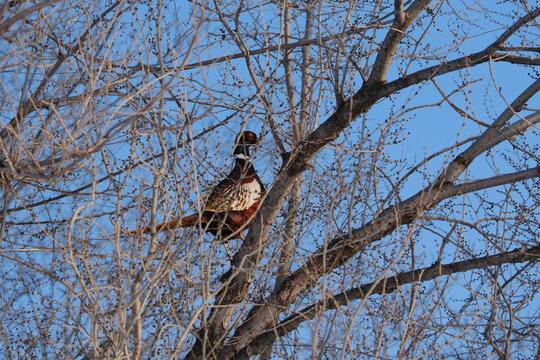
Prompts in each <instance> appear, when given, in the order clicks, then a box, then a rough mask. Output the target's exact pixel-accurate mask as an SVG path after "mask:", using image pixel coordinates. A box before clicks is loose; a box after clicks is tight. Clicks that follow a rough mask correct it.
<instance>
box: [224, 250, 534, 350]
mask: <svg viewBox="0 0 540 360" xmlns="http://www.w3.org/2000/svg"><path fill="white" fill-rule="evenodd" d="M539 258H540V245H538V246H535V247H532V248H528V249H525V250H524V249H522V248H520V249H515V250H513V251H509V252H505V253H501V254H497V255H490V256H485V257H481V258H476V259H470V260H464V261H460V262H456V263H452V264H446V265H441V264H439V263H435V264H433V265H432V266H430V267H427V268H423V269H418V270H412V271H407V272H403V273H400V274H397V275H394V276H391V277H387V278H385V279H381V280H378V281H376V282H372V283H369V284H365V285H362V286H360V287H358V288H354V289H351V290H348V291H346V292H344V293H340V294H337V295H335V296H333V297H332V298H331V299H330V300H326V301H325V302H319V303H317V304H314V305H311V306H309V307H307V308H305V309H303V310H301V311H299V312H298V313H296V314H294V315H292V316H289V317H288V318H287V319H285V320H283V321H282V322H281V323H280V324H279V325H277V326H276V327H275V328H273V329H272V330H270V331H267V332H265V333H263V334H261V335H259V336H258V337H257V338H255V339H254V340H253V341H252V342H251V343H250V344H249V345H248V346H246V347H245V348H244V349H242V350H241V351H240V352H239V353H238V354H236V355H235V356H234V359H248V358H249V357H250V356H253V355H255V354H258V353H260V352H261V351H262V350H263V349H264V348H265V347H266V344H268V343H272V342H274V341H275V340H276V339H277V338H278V337H282V336H285V335H287V334H288V333H290V332H291V331H294V330H295V329H297V328H298V326H300V325H301V324H302V323H304V322H306V321H310V320H312V319H313V318H315V316H317V314H320V313H321V311H326V310H333V309H336V308H338V307H339V306H344V305H349V304H350V303H351V302H352V301H354V300H359V299H365V298H367V297H369V296H372V295H376V294H389V293H391V292H393V291H395V290H397V289H398V288H399V287H400V286H403V285H406V284H412V283H416V282H427V281H430V280H433V279H436V278H439V277H441V276H445V275H452V274H458V273H462V272H466V271H470V270H475V269H483V268H486V267H489V266H500V265H503V264H512V263H514V264H516V263H523V262H526V261H537V260H538V259H539Z"/></svg>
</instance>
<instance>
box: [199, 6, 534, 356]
mask: <svg viewBox="0 0 540 360" xmlns="http://www.w3.org/2000/svg"><path fill="white" fill-rule="evenodd" d="M418 3H419V2H418ZM411 7H412V5H411ZM531 14H532V15H531ZM538 14H540V9H537V10H535V11H534V12H532V13H530V14H529V15H527V16H526V18H528V19H530V18H532V16H538ZM524 18H525V17H524ZM523 21H524V20H523V18H522V19H520V20H519V21H518V22H517V23H520V22H523ZM513 27H514V26H513ZM505 36H509V35H508V32H505V33H504V34H503V35H502V36H501V37H500V38H499V39H498V40H497V41H496V42H495V43H494V44H496V43H499V42H500V40H501V39H503V38H504V37H505ZM491 46H492V45H490V47H488V48H487V49H486V50H485V51H484V52H483V53H482V54H481V55H479V57H480V58H483V57H487V59H486V60H482V61H487V60H488V59H489V55H490V54H491V53H492V52H493V51H495V50H494V49H492V48H491ZM479 60H480V59H479ZM471 65H475V63H471V62H469V61H468V59H467V58H462V59H459V61H457V62H456V63H455V64H454V63H452V64H450V65H444V64H443V65H442V66H441V67H437V69H434V68H431V70H429V71H428V72H427V73H426V72H423V73H421V76H413V77H405V79H406V80H405V81H402V80H403V79H401V80H396V81H395V82H392V83H389V84H386V85H381V84H380V83H378V82H375V83H374V84H373V85H369V81H368V82H367V83H366V84H364V85H363V86H362V88H361V89H360V90H359V91H358V92H357V93H356V94H355V95H354V96H353V97H352V98H350V99H349V100H347V101H346V102H344V103H342V104H339V105H338V107H337V109H336V111H335V112H334V113H333V114H332V115H331V116H330V117H329V118H328V119H327V120H326V121H325V122H324V123H322V124H321V125H320V126H319V127H318V128H317V129H316V130H315V131H313V132H312V133H311V134H310V135H309V136H308V137H307V138H306V140H305V141H304V142H303V143H300V144H299V145H298V146H297V147H296V148H295V149H294V151H293V152H292V153H291V154H290V155H289V156H288V157H287V159H288V161H287V162H286V163H285V164H284V166H283V168H282V170H281V171H280V172H279V174H278V176H277V177H276V179H275V181H274V184H273V186H272V188H271V189H270V190H269V191H268V193H267V196H266V198H265V200H264V202H263V204H262V205H261V208H260V211H259V213H258V214H257V217H256V219H255V222H254V223H253V225H252V226H251V228H250V231H249V233H248V235H247V237H246V239H245V241H244V242H243V244H242V247H241V248H240V250H239V251H238V253H237V254H235V256H234V259H233V264H232V265H233V267H232V269H231V271H230V272H229V274H227V276H226V278H227V284H224V286H223V288H222V290H221V291H220V293H219V294H218V296H217V298H216V302H215V304H216V307H214V309H213V310H212V314H211V315H210V316H216V315H217V313H219V312H224V311H226V310H224V309H226V308H228V307H230V306H232V305H233V304H236V303H238V302H241V301H242V300H243V299H244V298H245V294H246V293H247V291H248V289H249V284H250V281H251V278H252V269H253V268H254V267H255V266H256V264H257V258H258V254H259V252H260V251H262V249H263V248H264V241H265V240H264V239H266V238H267V235H268V233H269V231H270V228H271V226H272V224H273V222H274V220H275V218H276V217H277V214H278V211H279V209H280V208H281V205H282V204H283V202H284V201H285V197H286V195H287V194H288V193H289V191H290V189H291V187H292V185H293V184H294V181H295V180H296V179H297V177H298V176H300V174H301V173H302V172H303V171H304V170H305V169H306V168H307V167H308V166H309V163H310V161H311V159H313V157H314V156H315V155H316V154H317V153H318V152H319V151H320V150H321V149H322V148H324V146H326V145H327V144H328V143H330V142H331V141H333V140H335V139H336V138H337V137H338V136H339V134H340V133H341V132H342V131H343V130H344V129H345V128H346V127H348V126H349V125H350V124H351V122H352V121H353V120H354V119H355V118H356V117H358V116H359V115H360V114H362V113H365V112H367V111H368V110H369V109H370V108H371V106H373V105H374V104H375V102H376V101H378V100H379V99H381V98H383V97H386V96H389V95H390V94H391V93H393V92H395V91H399V90H401V89H403V88H405V87H408V86H410V85H413V84H416V83H418V82H421V81H423V80H425V79H428V78H430V77H433V76H435V75H441V74H443V73H447V72H450V71H455V70H459V69H461V68H464V67H467V66H471ZM440 68H444V71H439V70H438V69H440ZM381 69H382V68H381ZM382 72H384V69H382ZM419 73H420V72H419ZM416 74H418V73H416ZM413 75H414V74H413ZM423 77H425V78H423ZM452 187H453V185H451V184H445V185H444V186H441V187H436V188H433V187H431V186H430V187H428V188H426V189H424V190H422V191H421V192H420V193H418V194H417V195H415V196H413V197H412V198H410V199H409V200H407V201H404V202H402V203H401V204H399V205H396V206H393V207H390V208H388V209H387V210H386V211H384V212H383V213H382V214H380V216H379V217H378V218H376V219H374V220H372V221H371V222H370V223H368V224H367V225H366V226H364V227H362V228H361V229H359V230H358V231H356V232H354V233H352V234H351V235H349V236H347V237H340V238H337V239H335V240H334V241H332V243H331V244H330V248H331V249H333V250H334V251H333V252H331V253H329V254H327V257H326V259H325V261H323V258H322V256H320V255H315V256H313V257H311V258H310V259H309V261H308V262H307V263H306V264H305V265H304V266H303V267H302V268H301V269H299V270H298V271H296V272H295V273H293V274H292V275H291V276H289V278H288V279H287V280H286V281H285V282H284V283H283V285H282V287H281V289H280V290H279V291H278V292H277V293H276V294H275V296H272V297H271V298H270V299H269V300H268V302H267V303H266V304H264V305H262V306H261V307H256V308H254V309H253V311H252V313H250V315H249V316H248V317H247V318H248V319H249V320H247V321H246V322H245V323H244V324H243V325H242V326H241V327H240V328H238V330H237V332H236V334H235V339H234V341H233V342H231V343H230V344H228V345H227V346H226V347H225V348H224V349H223V351H222V352H221V353H220V358H223V359H228V358H230V357H231V356H233V354H234V353H235V352H237V351H238V350H240V349H242V348H243V347H244V346H246V345H247V344H248V343H249V342H250V341H251V340H252V339H253V338H255V337H256V336H258V335H259V334H261V333H262V332H263V331H264V330H265V328H266V327H267V326H268V325H269V324H271V322H272V319H274V318H275V316H277V315H278V314H279V313H281V312H282V311H283V309H284V308H286V307H287V306H288V305H290V304H291V303H292V302H293V301H294V300H295V299H296V297H297V296H298V295H299V294H300V293H302V292H303V291H304V290H305V289H307V288H308V287H310V286H312V285H313V284H315V283H316V281H317V280H318V278H319V277H320V276H321V275H322V274H324V273H325V272H328V271H331V270H332V269H334V268H336V267H338V266H341V265H342V264H343V263H345V261H347V260H348V259H350V257H352V256H354V255H355V254H357V253H358V252H359V251H361V250H362V249H364V248H365V246H366V245H368V244H370V243H372V242H373V241H376V240H379V239H381V238H382V237H384V236H386V235H388V234H389V233H391V232H392V231H394V230H395V229H396V228H397V227H398V226H399V225H401V224H408V223H411V222H412V221H414V220H415V219H416V218H417V217H418V216H419V215H420V214H422V213H423V212H424V211H425V210H426V209H429V208H431V207H433V206H435V205H436V204H437V201H442V200H443V199H444V198H443V197H441V196H440V194H441V191H448V190H450V188H452ZM192 355H193V354H190V356H192Z"/></svg>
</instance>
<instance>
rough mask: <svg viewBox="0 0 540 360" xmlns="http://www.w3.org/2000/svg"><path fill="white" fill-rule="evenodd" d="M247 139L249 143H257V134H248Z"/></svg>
mask: <svg viewBox="0 0 540 360" xmlns="http://www.w3.org/2000/svg"><path fill="white" fill-rule="evenodd" d="M247 139H248V140H249V141H255V134H254V133H247Z"/></svg>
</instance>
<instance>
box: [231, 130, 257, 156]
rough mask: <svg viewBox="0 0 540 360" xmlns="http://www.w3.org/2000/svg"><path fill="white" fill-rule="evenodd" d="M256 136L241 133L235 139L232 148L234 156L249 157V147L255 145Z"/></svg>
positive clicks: (246, 132)
mask: <svg viewBox="0 0 540 360" xmlns="http://www.w3.org/2000/svg"><path fill="white" fill-rule="evenodd" d="M257 140H258V138H257V135H256V134H255V133H254V132H252V131H243V132H241V133H240V134H238V136H237V137H236V143H235V148H234V154H235V155H237V156H238V155H240V156H242V155H244V157H249V146H251V145H254V144H256V143H257Z"/></svg>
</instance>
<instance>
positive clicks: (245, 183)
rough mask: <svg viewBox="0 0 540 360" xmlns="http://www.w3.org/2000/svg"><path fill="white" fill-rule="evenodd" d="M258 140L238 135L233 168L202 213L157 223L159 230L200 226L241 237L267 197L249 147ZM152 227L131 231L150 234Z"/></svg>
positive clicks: (216, 233)
mask: <svg viewBox="0 0 540 360" xmlns="http://www.w3.org/2000/svg"><path fill="white" fill-rule="evenodd" d="M256 143H257V135H255V133H254V132H251V131H244V132H241V133H240V134H238V136H237V137H236V142H235V148H234V155H235V162H234V167H233V169H232V171H231V172H230V174H229V175H228V176H227V177H226V178H225V179H223V180H221V181H220V182H219V184H217V185H216V186H215V187H214V189H213V190H212V192H211V193H210V196H209V197H208V199H207V200H206V204H205V205H204V207H203V211H202V212H201V213H197V214H193V215H189V216H186V217H184V218H182V219H177V220H172V221H169V222H166V223H164V224H161V225H157V226H156V231H163V230H172V229H175V228H186V227H192V226H197V225H198V224H199V223H200V224H201V227H202V228H203V229H204V230H205V231H206V232H210V233H212V234H214V235H216V236H218V235H221V237H222V238H226V237H228V238H229V239H235V238H236V239H241V238H242V235H241V233H242V232H243V231H244V230H246V229H247V228H248V227H249V225H251V222H252V221H253V214H254V213H255V212H256V211H257V209H258V208H259V205H260V203H261V199H262V198H263V197H264V194H265V189H264V185H263V183H262V181H261V179H260V178H259V176H258V175H257V173H256V172H255V168H254V167H253V164H252V163H251V160H250V158H249V147H250V146H252V145H254V144H256ZM151 230H152V228H151V227H150V226H148V227H145V228H143V229H140V230H132V231H130V233H132V234H133V233H149V232H151Z"/></svg>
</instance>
